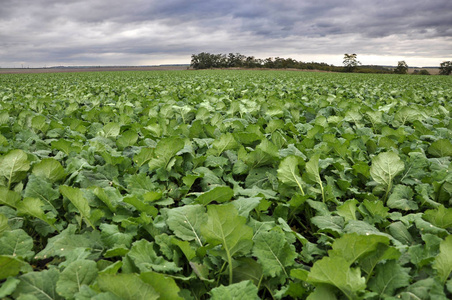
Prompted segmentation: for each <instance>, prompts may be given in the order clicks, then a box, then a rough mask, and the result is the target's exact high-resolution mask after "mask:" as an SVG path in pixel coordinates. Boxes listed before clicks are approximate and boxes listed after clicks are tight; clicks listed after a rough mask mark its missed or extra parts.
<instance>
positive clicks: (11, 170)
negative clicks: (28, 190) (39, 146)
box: [0, 149, 30, 189]
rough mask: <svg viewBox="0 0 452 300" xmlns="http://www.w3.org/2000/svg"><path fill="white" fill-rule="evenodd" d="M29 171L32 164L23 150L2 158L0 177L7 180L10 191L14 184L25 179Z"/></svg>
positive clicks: (0, 159)
mask: <svg viewBox="0 0 452 300" xmlns="http://www.w3.org/2000/svg"><path fill="white" fill-rule="evenodd" d="M28 169H30V162H29V161H28V156H27V153H25V152H24V151H22V150H19V149H16V150H12V151H10V152H9V153H8V154H6V155H5V156H3V157H2V158H0V177H1V176H3V177H5V178H6V180H7V181H8V184H7V187H8V189H9V188H10V187H11V184H12V183H15V182H19V181H21V180H22V179H24V178H25V176H26V173H27V171H28Z"/></svg>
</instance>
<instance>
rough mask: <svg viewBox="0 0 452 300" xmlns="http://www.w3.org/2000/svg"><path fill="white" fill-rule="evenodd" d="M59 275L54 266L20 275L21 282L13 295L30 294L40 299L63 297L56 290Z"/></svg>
mask: <svg viewBox="0 0 452 300" xmlns="http://www.w3.org/2000/svg"><path fill="white" fill-rule="evenodd" d="M59 275H60V274H59V272H58V270H57V269H54V268H53V269H50V270H44V271H40V272H30V273H27V274H24V275H22V276H20V277H19V279H20V282H19V284H18V285H17V288H16V290H15V291H14V293H13V296H14V297H19V296H20V295H30V296H34V297H35V298H36V299H39V300H49V299H54V300H56V299H63V298H61V297H60V296H59V295H58V294H57V292H56V290H55V289H56V283H57V281H58V278H59Z"/></svg>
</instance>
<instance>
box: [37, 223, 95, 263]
mask: <svg viewBox="0 0 452 300" xmlns="http://www.w3.org/2000/svg"><path fill="white" fill-rule="evenodd" d="M76 230H77V228H76V226H75V225H73V224H71V225H69V226H68V227H67V228H66V229H65V230H63V231H61V233H59V234H58V235H56V236H54V237H52V238H49V239H48V241H47V245H46V247H45V248H44V249H43V250H42V251H40V252H39V253H38V254H36V256H35V259H46V258H49V257H52V256H63V257H68V256H70V255H71V254H72V253H74V251H75V250H76V249H80V248H81V249H91V250H92V251H102V250H103V249H102V248H103V247H104V245H102V244H101V243H100V240H101V237H100V234H99V232H98V231H94V232H84V233H83V234H75V232H76Z"/></svg>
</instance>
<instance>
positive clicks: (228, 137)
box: [207, 132, 238, 156]
mask: <svg viewBox="0 0 452 300" xmlns="http://www.w3.org/2000/svg"><path fill="white" fill-rule="evenodd" d="M237 147H238V143H237V141H236V140H235V139H234V135H233V134H232V133H229V132H228V133H225V134H222V135H221V136H220V138H219V139H216V140H215V141H214V142H213V143H212V148H211V149H212V150H211V152H213V154H214V155H216V156H219V155H220V154H221V153H223V152H224V151H226V150H233V149H235V148H237ZM207 154H208V155H209V152H208V153H207Z"/></svg>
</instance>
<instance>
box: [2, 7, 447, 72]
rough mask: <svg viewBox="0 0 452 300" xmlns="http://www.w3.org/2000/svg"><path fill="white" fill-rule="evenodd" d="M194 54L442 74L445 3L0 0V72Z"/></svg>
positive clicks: (151, 61) (148, 61) (178, 59)
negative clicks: (436, 69) (349, 59)
mask: <svg viewBox="0 0 452 300" xmlns="http://www.w3.org/2000/svg"><path fill="white" fill-rule="evenodd" d="M200 52H210V53H229V52H234V53H235V52H239V53H242V54H244V55H253V56H255V57H257V58H266V57H277V56H279V57H284V58H288V57H292V58H294V59H297V60H301V61H318V62H326V63H329V64H334V65H342V59H343V56H344V53H357V54H358V60H359V61H361V63H362V64H379V65H397V62H398V61H399V60H405V61H406V62H407V64H408V65H409V66H439V64H440V63H441V62H442V61H444V60H452V1H451V0H210V1H208V0H148V1H145V0H127V1H126V0H0V67H21V66H22V65H23V66H24V67H30V68H31V67H44V66H47V67H49V66H55V65H155V64H169V63H190V56H191V54H194V53H200Z"/></svg>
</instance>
